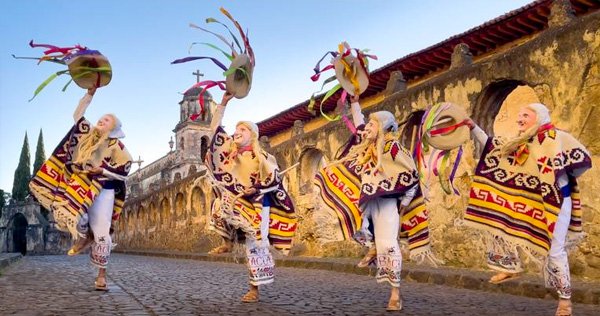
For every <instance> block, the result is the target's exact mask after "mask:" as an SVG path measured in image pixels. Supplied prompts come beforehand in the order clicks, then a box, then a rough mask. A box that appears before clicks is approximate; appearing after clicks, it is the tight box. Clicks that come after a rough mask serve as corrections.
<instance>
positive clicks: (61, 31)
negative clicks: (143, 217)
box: [0, 0, 529, 192]
mask: <svg viewBox="0 0 600 316" xmlns="http://www.w3.org/2000/svg"><path fill="white" fill-rule="evenodd" d="M528 2H529V1H523V0H502V1H477V0H454V1H449V0H447V1H441V0H421V1H408V0H370V1H356V0H346V1H342V0H332V1H327V0H304V1H281V0H279V1H277V0H262V1H250V0H247V1H209V0H170V1H167V0H164V1H163V0H145V1H141V0H140V1H137V0H104V1H83V0H82V1H65V0H54V1H43V0H20V1H1V2H0V12H1V13H0V14H1V15H2V18H1V19H0V38H1V42H0V152H1V154H0V157H1V158H0V188H2V189H4V190H5V191H9V192H10V191H11V189H12V183H13V175H14V170H15V168H16V167H17V164H18V160H19V153H20V150H21V146H22V143H23V137H24V134H25V132H27V133H28V136H29V145H30V148H31V150H32V152H31V156H32V161H31V164H32V165H33V157H34V154H35V145H36V142H37V137H38V133H39V130H40V128H41V129H43V133H44V141H45V142H44V143H45V148H46V155H47V156H48V155H49V154H50V153H51V152H52V150H53V149H54V147H55V146H56V145H57V143H58V141H60V139H61V138H62V137H63V136H64V135H65V133H66V132H67V131H68V130H69V128H70V127H71V125H72V124H73V122H72V112H73V110H74V109H75V106H76V105H77V102H78V101H79V98H80V97H81V96H82V95H83V94H84V90H82V89H80V88H79V87H77V86H76V85H71V86H70V87H69V88H68V89H67V91H66V92H61V88H62V86H63V85H64V84H65V83H66V82H67V80H68V79H67V77H63V78H61V77H59V78H58V79H56V80H55V81H54V82H52V83H51V84H50V85H48V86H47V87H46V88H45V89H44V90H43V91H42V92H41V93H40V94H39V95H38V96H37V97H36V98H35V99H34V100H33V101H31V102H28V100H29V99H30V98H31V97H32V95H33V92H34V90H35V89H36V88H37V86H38V85H39V84H40V83H41V82H42V81H43V80H44V79H46V78H47V77H48V76H49V75H50V74H52V73H53V72H56V71H59V70H62V69H63V67H62V66H60V65H55V64H52V63H42V64H40V65H37V64H36V62H35V61H26V60H15V59H13V58H12V57H11V54H15V55H19V56H36V57H37V56H41V54H42V51H43V49H41V48H37V49H32V48H30V47H29V46H28V43H29V41H30V40H32V39H33V40H34V41H35V42H39V43H46V44H54V45H57V46H70V45H74V44H81V45H85V46H88V47H90V48H92V49H97V50H100V51H101V52H102V53H103V54H104V55H105V56H107V57H108V58H109V60H110V62H111V65H112V67H113V79H112V82H111V83H110V84H109V85H108V86H107V87H104V88H102V89H99V90H98V91H97V93H96V95H95V97H94V100H93V102H92V104H91V105H90V107H89V109H88V111H87V113H86V117H87V118H88V119H90V120H92V121H93V122H95V121H96V120H97V119H98V118H99V117H100V116H101V115H102V114H105V113H115V114H117V116H118V117H119V118H120V119H121V121H122V122H123V129H124V131H125V133H126V134H127V137H126V138H125V139H124V142H125V144H126V146H127V147H128V149H129V151H130V152H131V153H132V155H133V156H134V157H136V158H137V157H138V156H141V157H142V159H143V160H145V164H147V163H149V162H151V161H154V160H156V159H157V158H159V157H161V156H163V155H164V154H166V153H167V152H168V151H169V145H168V141H169V138H170V136H172V135H173V132H172V130H173V128H174V127H175V125H176V124H177V121H178V120H179V105H178V102H179V101H180V100H181V94H180V93H181V92H183V91H185V89H186V88H188V87H189V86H190V85H192V84H193V83H195V77H194V76H193V75H192V72H193V71H195V70H196V69H200V71H201V72H203V73H204V74H205V77H204V78H205V79H219V80H220V79H221V78H222V75H221V74H220V71H219V69H218V68H217V67H216V66H213V65H212V64H211V63H209V62H208V61H198V62H192V63H187V64H180V65H171V64H170V62H171V61H172V60H174V59H177V58H181V57H185V56H188V48H189V46H190V44H191V43H192V42H210V43H214V44H218V40H216V39H215V38H213V37H211V36H210V35H209V34H207V33H204V32H201V31H199V30H195V29H192V28H190V27H188V24H189V23H190V22H194V23H196V24H198V25H201V26H202V25H205V23H204V19H205V18H207V17H214V18H217V19H218V20H221V21H223V22H225V21H226V18H225V17H224V16H223V15H221V14H220V12H219V7H221V6H223V7H225V8H226V9H228V10H229V12H231V14H232V15H233V16H234V17H235V18H236V19H237V20H238V21H239V22H240V23H241V24H242V26H243V27H244V28H248V29H249V31H250V32H249V33H250V42H251V45H252V47H253V48H254V51H255V54H256V68H255V71H254V79H253V83H252V91H251V92H250V95H249V96H248V97H247V98H245V99H243V100H233V101H232V102H231V103H230V105H231V106H230V107H228V111H227V113H226V115H225V119H224V125H225V126H226V129H227V130H229V131H231V128H232V126H233V125H234V124H235V122H236V121H238V120H241V119H244V120H252V121H255V122H258V121H261V120H263V119H265V118H267V117H270V116H272V115H274V114H277V113H278V112H281V111H283V110H284V109H286V108H289V107H291V106H293V105H295V104H298V103H300V102H302V101H304V100H306V99H307V98H308V97H309V96H310V95H311V93H312V92H314V91H316V90H318V88H319V85H318V84H316V83H313V82H311V81H310V79H309V77H310V76H311V75H312V68H313V67H314V65H315V63H316V62H317V60H318V59H319V58H320V57H321V56H322V54H324V53H325V52H326V51H328V50H333V49H335V48H336V45H337V44H338V43H339V42H341V41H344V40H345V41H348V42H349V43H350V45H352V46H353V47H358V48H369V49H371V52H372V53H374V54H376V55H377V56H378V57H379V60H377V61H373V62H372V63H371V69H377V68H379V67H381V66H383V65H385V64H387V63H389V62H391V61H393V60H395V59H398V58H400V57H402V56H405V55H407V54H410V53H412V52H415V51H418V50H420V49H423V48H425V47H427V46H430V45H432V44H435V43H438V42H440V41H442V40H444V39H446V38H448V37H450V36H452V35H455V34H458V33H462V32H464V31H466V30H468V29H470V28H472V27H474V26H477V25H480V24H482V23H484V22H486V21H488V20H491V19H493V18H495V17H497V16H500V15H502V14H504V13H506V12H508V11H511V10H514V9H516V8H519V7H521V6H523V5H525V4H527V3H528ZM208 28H209V29H211V30H216V31H218V32H219V33H223V29H221V28H218V27H217V25H214V24H211V25H208ZM192 55H212V56H215V57H219V56H218V55H217V54H215V53H214V52H213V51H212V50H210V49H207V48H203V47H200V46H196V47H195V48H194V49H193V50H192ZM220 59H221V58H220ZM221 60H222V59H221ZM213 95H214V96H215V99H216V100H220V98H221V92H220V91H217V90H216V89H215V90H213Z"/></svg>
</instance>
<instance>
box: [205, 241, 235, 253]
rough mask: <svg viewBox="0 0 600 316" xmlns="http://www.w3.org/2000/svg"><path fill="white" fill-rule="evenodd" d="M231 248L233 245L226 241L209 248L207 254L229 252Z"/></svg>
mask: <svg viewBox="0 0 600 316" xmlns="http://www.w3.org/2000/svg"><path fill="white" fill-rule="evenodd" d="M232 248H233V245H232V244H231V243H229V242H226V243H224V244H222V245H220V246H218V247H215V248H213V249H211V250H210V251H209V252H208V254H209V255H218V254H222V253H228V252H231V250H232Z"/></svg>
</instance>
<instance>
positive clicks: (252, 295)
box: [242, 285, 258, 303]
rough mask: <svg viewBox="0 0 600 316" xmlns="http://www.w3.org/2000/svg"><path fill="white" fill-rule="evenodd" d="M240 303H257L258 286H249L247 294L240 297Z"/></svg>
mask: <svg viewBox="0 0 600 316" xmlns="http://www.w3.org/2000/svg"><path fill="white" fill-rule="evenodd" d="M242 302H244V303H256V302H258V286H254V285H251V286H250V290H248V293H246V294H244V296H242Z"/></svg>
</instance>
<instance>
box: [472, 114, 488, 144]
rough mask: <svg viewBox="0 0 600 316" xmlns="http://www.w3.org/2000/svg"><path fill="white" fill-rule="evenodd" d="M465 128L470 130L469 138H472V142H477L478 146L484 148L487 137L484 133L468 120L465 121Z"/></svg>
mask: <svg viewBox="0 0 600 316" xmlns="http://www.w3.org/2000/svg"><path fill="white" fill-rule="evenodd" d="M467 126H469V128H470V129H471V137H473V140H475V141H476V142H478V143H479V145H481V146H485V144H486V143H487V140H488V135H487V134H486V133H485V131H484V130H483V129H481V127H479V125H477V124H475V122H473V120H472V119H470V118H468V119H467Z"/></svg>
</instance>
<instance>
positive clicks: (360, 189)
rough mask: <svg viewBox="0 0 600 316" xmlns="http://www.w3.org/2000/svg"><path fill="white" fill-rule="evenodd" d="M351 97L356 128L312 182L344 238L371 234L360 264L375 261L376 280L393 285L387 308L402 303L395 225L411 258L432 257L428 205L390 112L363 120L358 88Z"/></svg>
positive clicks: (365, 239)
mask: <svg viewBox="0 0 600 316" xmlns="http://www.w3.org/2000/svg"><path fill="white" fill-rule="evenodd" d="M350 100H351V102H352V103H351V112H352V118H353V122H354V124H355V125H356V126H358V127H357V130H358V132H357V133H356V134H355V135H353V136H352V137H353V138H352V139H351V141H350V143H349V144H348V146H347V147H346V148H345V150H344V151H343V153H342V154H341V158H339V160H337V161H335V162H333V163H331V164H329V165H328V166H327V167H326V168H324V169H322V170H321V171H320V172H319V173H318V174H317V175H316V180H315V183H316V185H317V186H318V187H319V190H320V195H321V198H323V200H324V202H325V204H327V205H328V206H329V207H331V208H332V209H333V210H334V211H335V212H336V214H337V215H338V218H339V219H340V226H341V228H342V232H343V235H344V237H345V238H346V239H349V238H354V239H355V240H356V241H358V242H359V243H361V244H363V245H365V246H370V245H372V242H373V238H374V243H375V247H374V249H375V251H373V250H370V251H369V253H367V256H366V257H365V258H363V260H362V261H361V264H363V265H364V263H365V262H368V263H373V262H376V265H377V275H376V279H377V281H378V282H388V283H389V284H390V285H391V287H392V288H391V292H390V298H389V302H388V306H387V310H388V311H397V310H401V309H402V299H401V297H400V272H401V267H402V254H401V252H400V245H399V243H398V233H399V231H401V235H402V236H403V237H408V244H409V249H410V253H411V258H414V259H417V260H420V261H422V260H424V259H431V260H433V261H434V262H435V260H434V257H433V255H432V253H431V250H430V248H429V239H428V236H429V233H428V228H427V211H426V210H425V206H424V201H423V197H422V194H421V190H420V187H419V176H418V172H417V169H416V166H415V163H414V161H413V159H412V158H411V156H410V154H409V153H408V152H407V150H406V149H404V148H403V147H402V145H401V144H400V143H399V142H398V138H397V136H396V135H395V132H397V128H398V126H397V123H396V121H395V118H394V115H393V114H392V113H390V112H388V111H379V112H375V113H372V114H371V115H369V122H368V123H367V124H366V125H365V119H364V116H363V114H362V112H361V108H360V104H359V103H358V102H359V94H358V93H357V94H355V95H354V96H352V97H351V98H350ZM401 218H402V219H401ZM370 222H372V224H373V227H372V232H373V233H374V234H373V233H371V232H370V229H371V227H370V225H371V224H370ZM400 224H402V225H400ZM400 226H401V227H400Z"/></svg>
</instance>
